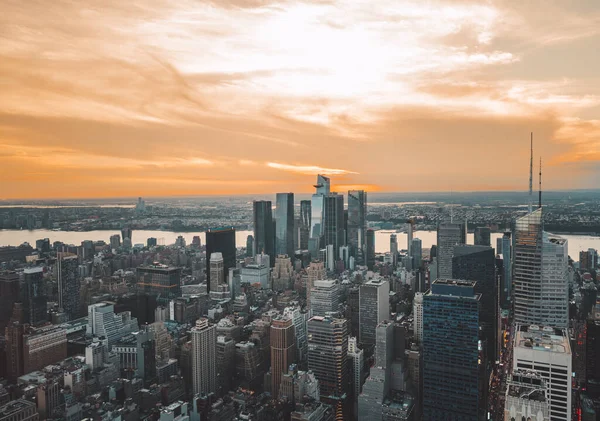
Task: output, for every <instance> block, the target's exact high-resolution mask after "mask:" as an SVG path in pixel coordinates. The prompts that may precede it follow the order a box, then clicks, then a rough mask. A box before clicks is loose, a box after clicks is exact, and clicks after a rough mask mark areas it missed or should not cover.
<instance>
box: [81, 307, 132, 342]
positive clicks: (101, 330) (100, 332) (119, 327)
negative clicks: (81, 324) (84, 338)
mask: <svg viewBox="0 0 600 421" xmlns="http://www.w3.org/2000/svg"><path fill="white" fill-rule="evenodd" d="M138 330H139V326H138V321H137V319H136V318H135V317H131V312H130V311H124V312H122V313H119V314H115V306H114V303H109V302H103V303H97V304H92V305H90V306H88V325H87V334H88V335H94V336H97V337H99V338H100V337H104V338H106V339H107V341H108V346H109V349H110V348H111V347H112V345H113V344H114V343H116V342H117V341H118V340H119V339H120V338H121V337H122V336H125V335H127V334H130V333H133V332H137V331H138Z"/></svg>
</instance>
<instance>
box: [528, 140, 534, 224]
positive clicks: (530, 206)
mask: <svg viewBox="0 0 600 421" xmlns="http://www.w3.org/2000/svg"><path fill="white" fill-rule="evenodd" d="M532 201H533V132H531V155H530V158H529V207H528V209H529V213H531V210H532V209H531V208H532V206H533V203H532Z"/></svg>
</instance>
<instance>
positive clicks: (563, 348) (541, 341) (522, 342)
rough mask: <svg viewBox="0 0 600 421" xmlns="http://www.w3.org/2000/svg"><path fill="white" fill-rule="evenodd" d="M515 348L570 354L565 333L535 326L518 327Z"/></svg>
mask: <svg viewBox="0 0 600 421" xmlns="http://www.w3.org/2000/svg"><path fill="white" fill-rule="evenodd" d="M516 331H517V334H516V336H515V347H518V348H526V349H532V350H534V351H545V352H555V353H559V354H570V353H571V348H570V346H569V338H568V336H567V334H566V332H565V331H563V330H560V329H555V328H552V327H540V326H537V325H530V326H529V325H518V326H517V329H516Z"/></svg>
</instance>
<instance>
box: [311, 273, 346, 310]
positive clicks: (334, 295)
mask: <svg viewBox="0 0 600 421" xmlns="http://www.w3.org/2000/svg"><path fill="white" fill-rule="evenodd" d="M341 297H342V292H341V288H340V283H339V281H337V280H333V279H329V280H327V279H324V280H318V281H314V282H313V287H312V289H311V291H310V309H311V310H312V313H313V314H314V315H315V316H323V317H324V316H326V315H327V313H331V312H336V311H339V308H340V303H341Z"/></svg>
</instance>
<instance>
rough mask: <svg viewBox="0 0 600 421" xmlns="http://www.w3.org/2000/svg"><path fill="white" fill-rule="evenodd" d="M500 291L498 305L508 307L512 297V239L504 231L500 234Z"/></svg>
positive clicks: (508, 233) (509, 234)
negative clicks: (501, 272)
mask: <svg viewBox="0 0 600 421" xmlns="http://www.w3.org/2000/svg"><path fill="white" fill-rule="evenodd" d="M500 250H501V252H502V268H503V274H502V276H503V278H502V291H500V297H501V300H500V305H501V306H502V308H509V307H510V302H511V299H512V240H511V233H510V231H509V232H505V233H504V235H503V236H502V248H501V249H500Z"/></svg>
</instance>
